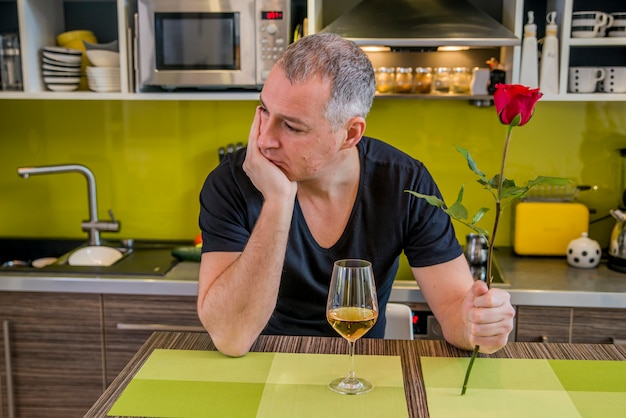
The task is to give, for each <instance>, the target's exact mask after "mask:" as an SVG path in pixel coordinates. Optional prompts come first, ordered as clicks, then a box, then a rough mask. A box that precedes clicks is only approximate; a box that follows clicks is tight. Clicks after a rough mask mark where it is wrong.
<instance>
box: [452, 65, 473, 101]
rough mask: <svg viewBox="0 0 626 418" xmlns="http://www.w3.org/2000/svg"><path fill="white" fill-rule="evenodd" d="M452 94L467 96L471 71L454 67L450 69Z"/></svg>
mask: <svg viewBox="0 0 626 418" xmlns="http://www.w3.org/2000/svg"><path fill="white" fill-rule="evenodd" d="M451 79H452V83H451V84H452V92H453V93H456V94H469V92H470V84H471V82H472V70H471V69H469V68H467V67H454V68H453V69H452V75H451Z"/></svg>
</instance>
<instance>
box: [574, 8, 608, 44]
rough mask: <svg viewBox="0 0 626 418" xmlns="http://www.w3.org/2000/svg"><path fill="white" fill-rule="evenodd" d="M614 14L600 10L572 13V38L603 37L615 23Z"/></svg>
mask: <svg viewBox="0 0 626 418" xmlns="http://www.w3.org/2000/svg"><path fill="white" fill-rule="evenodd" d="M613 20H614V17H613V15H611V14H609V13H605V12H600V11H580V12H574V13H572V38H601V37H604V36H606V31H607V29H608V28H609V27H611V26H612V25H613Z"/></svg>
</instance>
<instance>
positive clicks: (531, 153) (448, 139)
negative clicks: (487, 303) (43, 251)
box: [0, 99, 626, 246]
mask: <svg viewBox="0 0 626 418" xmlns="http://www.w3.org/2000/svg"><path fill="white" fill-rule="evenodd" d="M255 105H256V102H255V101H241V102H216V101H46V100H34V101H29V100H0V236H4V237H7V236H23V237H39V236H41V237H83V236H85V234H84V233H83V232H82V231H81V230H80V222H81V221H82V220H83V219H86V218H87V216H88V212H87V191H86V183H85V179H84V178H83V177H82V176H81V175H78V174H57V175H46V176H33V177H31V178H30V179H28V180H25V179H22V178H20V177H18V176H17V174H16V169H17V167H20V166H28V165H45V164H61V163H80V164H84V165H86V166H88V167H89V168H91V169H92V171H93V172H94V174H95V176H96V180H97V187H98V189H97V191H98V204H99V214H100V217H102V218H106V217H108V215H107V210H108V209H112V210H113V212H114V214H115V216H116V218H117V219H119V220H120V221H121V222H122V230H121V232H120V233H119V234H105V235H104V237H105V238H106V237H110V238H115V237H119V238H135V239H141V238H162V239H192V238H193V237H194V236H195V235H196V233H197V232H198V227H197V216H198V192H199V190H200V187H201V185H202V182H203V180H204V178H205V176H206V174H207V173H208V172H209V171H210V170H211V169H212V168H214V167H215V166H216V165H217V162H218V156H217V149H218V147H220V146H224V145H226V144H228V143H235V142H239V141H242V142H246V139H247V135H248V130H249V124H250V121H251V118H252V114H253V111H254V107H255ZM366 133H367V134H368V135H370V136H374V137H378V138H381V139H384V140H386V141H387V142H389V143H391V144H393V145H396V146H398V147H399V148H401V149H402V150H404V151H405V152H407V153H409V154H411V155H413V156H414V157H416V158H418V159H421V160H422V161H424V162H425V163H426V165H427V166H428V167H429V169H430V170H431V172H432V173H433V175H434V177H435V179H436V180H437V181H438V182H439V184H440V187H441V188H442V191H443V193H444V196H445V197H446V200H447V201H452V200H454V199H455V198H456V194H457V192H458V190H459V187H460V186H461V184H463V183H465V186H466V193H465V196H466V197H465V202H466V204H467V205H468V206H469V207H470V208H471V209H472V210H476V209H478V208H479V207H480V206H488V207H493V200H492V199H491V197H490V195H489V194H488V193H487V192H486V191H484V190H482V189H480V187H479V186H478V185H477V184H475V177H473V175H472V173H471V172H470V171H469V169H468V168H467V166H466V165H465V163H464V160H463V158H462V157H461V155H460V154H458V153H457V152H456V150H455V148H454V146H455V145H459V146H462V147H465V148H467V149H469V150H470V152H471V153H472V155H473V157H474V159H475V160H476V161H477V163H478V165H479V167H480V168H481V169H482V170H483V171H485V172H486V173H488V174H489V175H493V174H495V172H496V171H497V170H498V168H499V167H498V165H499V161H500V158H501V152H502V143H503V140H504V135H505V127H504V126H503V125H501V124H500V123H499V121H498V119H497V116H496V113H495V109H494V108H493V107H489V108H477V107H474V106H470V105H469V104H468V102H466V101H455V100H453V101H450V100H411V99H406V100H405V99H377V100H376V101H375V103H374V107H373V109H372V112H371V113H370V116H369V118H368V126H367V131H366ZM621 147H626V102H541V101H540V102H539V103H538V105H537V108H536V110H535V115H534V117H533V119H532V120H531V121H530V122H529V124H528V125H526V126H524V127H522V128H516V129H514V131H513V142H512V146H511V149H510V152H509V160H508V166H507V173H506V174H507V177H510V178H514V179H515V180H516V181H517V182H518V183H522V182H525V181H526V180H528V179H530V178H534V177H535V176H537V175H551V176H563V177H569V178H572V179H573V180H574V181H575V182H576V183H577V184H589V185H592V186H596V190H592V191H588V192H583V193H581V194H580V200H581V201H583V202H584V203H586V204H588V205H589V206H590V207H592V208H594V209H596V210H598V214H597V215H592V219H595V218H600V217H602V216H605V215H606V214H607V213H608V210H609V209H610V208H614V207H616V206H617V202H618V199H619V195H620V193H619V188H620V186H621V184H620V181H619V178H620V175H621V174H620V170H621V160H620V158H619V155H618V153H617V151H616V149H618V148H621ZM392 186H393V185H390V187H392ZM492 219H493V218H492V217H491V216H488V217H487V219H486V220H485V221H483V226H485V227H487V228H488V229H489V228H490V225H491V221H492ZM503 222H504V224H503V225H504V227H502V228H501V230H500V232H499V233H498V244H499V245H508V244H510V239H511V234H510V226H509V225H510V222H511V217H510V212H509V211H507V214H506V216H505V217H504V220H503ZM612 224H613V222H612V221H611V220H610V219H607V220H605V221H602V222H598V223H595V224H593V226H592V229H591V235H592V237H593V238H595V239H598V240H600V241H601V244H602V245H603V246H605V245H607V243H608V233H609V232H608V231H610V228H611V226H612ZM468 232H469V231H468V230H467V229H466V228H465V227H464V226H462V225H458V226H457V234H458V236H459V237H460V238H461V239H462V237H463V236H464V235H465V234H466V233H468Z"/></svg>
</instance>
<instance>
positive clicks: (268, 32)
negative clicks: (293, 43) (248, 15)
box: [256, 0, 291, 85]
mask: <svg viewBox="0 0 626 418" xmlns="http://www.w3.org/2000/svg"><path fill="white" fill-rule="evenodd" d="M290 5H291V0H259V1H257V2H256V19H257V20H256V27H257V45H256V48H257V74H256V79H257V84H259V85H261V84H263V83H264V82H265V79H266V78H267V76H268V74H269V72H270V70H271V69H272V67H273V66H274V64H275V63H276V60H277V59H278V56H279V55H280V54H281V52H283V51H284V50H285V48H286V47H287V45H288V44H289V39H290V35H291V34H290V26H291V25H290V22H291V10H290Z"/></svg>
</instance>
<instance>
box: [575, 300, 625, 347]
mask: <svg viewBox="0 0 626 418" xmlns="http://www.w3.org/2000/svg"><path fill="white" fill-rule="evenodd" d="M614 339H617V340H622V341H626V309H594V308H574V320H573V328H572V342H573V343H596V344H610V343H612V342H613V341H614Z"/></svg>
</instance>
